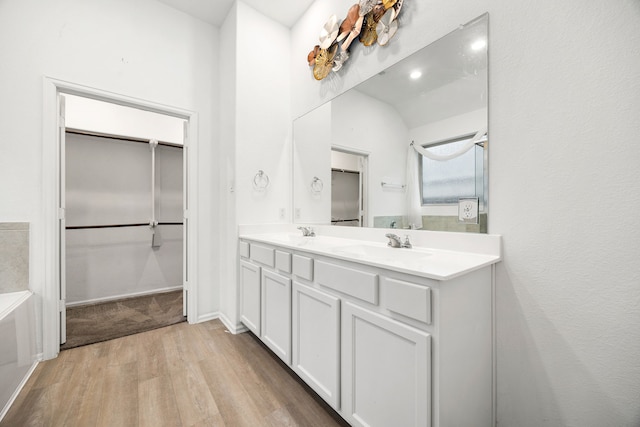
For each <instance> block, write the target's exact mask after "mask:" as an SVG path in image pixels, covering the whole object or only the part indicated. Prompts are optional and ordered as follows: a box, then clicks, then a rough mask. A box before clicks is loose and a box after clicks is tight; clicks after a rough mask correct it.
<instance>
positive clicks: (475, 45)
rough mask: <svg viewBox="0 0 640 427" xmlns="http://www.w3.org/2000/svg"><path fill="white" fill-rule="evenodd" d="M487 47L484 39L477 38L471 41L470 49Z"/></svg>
mask: <svg viewBox="0 0 640 427" xmlns="http://www.w3.org/2000/svg"><path fill="white" fill-rule="evenodd" d="M485 47H487V41H486V40H484V39H479V40H476V41H474V42H473V43H471V49H473V50H482V49H484V48H485Z"/></svg>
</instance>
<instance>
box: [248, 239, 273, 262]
mask: <svg viewBox="0 0 640 427" xmlns="http://www.w3.org/2000/svg"><path fill="white" fill-rule="evenodd" d="M274 254H275V249H273V248H270V247H268V246H262V245H256V244H255V243H252V244H251V248H250V250H249V257H250V258H251V259H252V260H254V261H256V262H259V263H260V264H263V265H266V266H268V267H273V266H274V265H275V255H274Z"/></svg>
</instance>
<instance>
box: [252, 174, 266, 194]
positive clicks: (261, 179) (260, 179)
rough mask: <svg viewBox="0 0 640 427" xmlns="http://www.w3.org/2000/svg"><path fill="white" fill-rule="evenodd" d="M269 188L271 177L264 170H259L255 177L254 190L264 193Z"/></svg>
mask: <svg viewBox="0 0 640 427" xmlns="http://www.w3.org/2000/svg"><path fill="white" fill-rule="evenodd" d="M268 186H269V176H268V175H267V174H266V173H264V171H263V170H259V171H258V173H257V174H256V176H254V177H253V188H254V189H256V190H257V191H264V190H265V189H266V188H267V187H268Z"/></svg>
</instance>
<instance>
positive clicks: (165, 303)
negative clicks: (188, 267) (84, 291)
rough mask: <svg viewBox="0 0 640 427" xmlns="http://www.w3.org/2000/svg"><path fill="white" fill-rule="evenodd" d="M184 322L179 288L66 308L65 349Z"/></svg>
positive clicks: (62, 347)
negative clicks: (177, 289)
mask: <svg viewBox="0 0 640 427" xmlns="http://www.w3.org/2000/svg"><path fill="white" fill-rule="evenodd" d="M184 321H186V317H184V316H182V290H179V291H172V292H164V293H160V294H154V295H146V296H141V297H134V298H127V299H122V300H117V301H109V302H104V303H99V304H90V305H83V306H78V307H70V308H67V342H66V343H65V344H63V345H61V346H60V349H61V350H66V349H69V348H73V347H79V346H81V345H87V344H93V343H96V342H100V341H107V340H111V339H114V338H119V337H124V336H126V335H132V334H137V333H139V332H144V331H150V330H152V329H157V328H162V327H164V326H169V325H173V324H176V323H180V322H184Z"/></svg>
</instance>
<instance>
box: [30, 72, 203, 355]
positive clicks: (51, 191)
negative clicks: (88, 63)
mask: <svg viewBox="0 0 640 427" xmlns="http://www.w3.org/2000/svg"><path fill="white" fill-rule="evenodd" d="M58 93H66V94H71V95H78V96H82V97H85V98H91V99H96V100H99V101H105V102H110V103H113V104H117V105H123V106H126V107H133V108H138V109H142V110H146V111H151V112H155V113H159V114H165V115H169V116H173V117H178V118H181V119H184V120H187V121H188V122H189V148H190V149H189V151H188V161H189V166H190V167H189V170H188V171H187V179H188V180H189V200H190V207H189V208H190V209H189V219H190V227H189V239H188V242H187V246H188V247H187V248H186V250H187V251H188V253H189V261H188V262H189V266H188V267H189V274H190V277H189V289H188V290H189V292H188V297H189V300H188V313H187V320H188V321H189V323H195V322H196V319H198V311H197V308H198V305H197V295H198V278H197V273H198V270H197V262H196V260H197V259H198V215H197V214H198V197H197V194H198V179H197V177H198V170H197V165H198V114H197V113H196V112H194V111H189V110H184V109H181V108H176V107H171V106H167V105H163V104H158V103H155V102H151V101H147V100H142V99H138V98H132V97H129V96H125V95H120V94H117V93H113V92H107V91H103V90H100V89H95V88H92V87H88V86H82V85H79V84H75V83H71V82H66V81H63V80H57V79H53V78H50V77H46V76H45V77H44V78H43V96H44V99H43V109H44V110H43V127H42V145H43V146H42V188H43V196H42V197H43V208H42V212H41V215H42V217H41V223H42V224H43V233H42V236H43V237H42V245H43V248H44V250H43V251H44V254H43V256H44V263H43V265H44V276H43V288H42V340H43V342H42V345H43V357H44V359H53V358H55V357H56V356H57V355H58V353H59V351H60V344H59V342H60V330H59V327H58V324H59V321H58V315H59V312H58V299H59V288H58V279H57V277H58V273H59V272H58V257H59V250H58V233H57V223H58V217H57V203H56V202H57V197H58V176H59V170H58V167H59V165H58V161H57V150H58V147H57V144H58V142H57V141H58V138H57V120H58V118H57V116H58V112H57V110H58V103H57V95H58Z"/></svg>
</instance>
